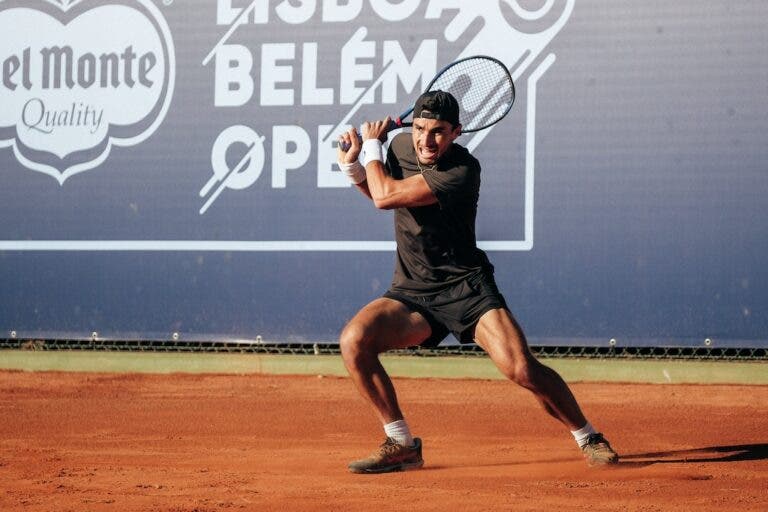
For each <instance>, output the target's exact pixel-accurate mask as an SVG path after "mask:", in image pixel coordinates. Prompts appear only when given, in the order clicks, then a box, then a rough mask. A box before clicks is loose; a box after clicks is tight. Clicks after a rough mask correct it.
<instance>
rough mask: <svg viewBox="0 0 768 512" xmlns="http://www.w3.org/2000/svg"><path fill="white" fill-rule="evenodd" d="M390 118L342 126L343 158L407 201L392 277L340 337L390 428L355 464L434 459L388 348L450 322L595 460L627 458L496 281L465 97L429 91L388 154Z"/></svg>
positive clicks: (375, 469) (365, 189)
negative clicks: (465, 140) (400, 394)
mask: <svg viewBox="0 0 768 512" xmlns="http://www.w3.org/2000/svg"><path fill="white" fill-rule="evenodd" d="M389 122H390V119H389V118H387V119H383V120H379V121H373V122H366V123H364V124H363V126H362V141H361V140H360V138H359V136H358V133H357V130H356V129H355V128H352V129H350V130H349V131H348V132H346V133H344V134H343V135H342V136H341V137H340V138H339V150H338V163H339V167H340V168H341V170H342V171H344V172H345V173H346V175H347V176H348V177H349V179H350V181H352V183H354V184H355V186H356V187H357V188H358V190H360V192H362V193H363V194H365V195H366V196H367V197H369V198H370V199H371V200H372V201H373V203H374V205H375V206H376V208H380V209H386V210H389V209H393V210H394V211H395V212H394V219H395V239H396V241H397V256H396V262H395V272H394V278H393V280H392V285H391V287H390V288H389V290H388V291H387V292H386V293H384V295H383V296H382V297H380V298H377V299H376V300H374V301H373V302H371V303H369V304H367V305H366V306H364V307H363V308H362V309H361V310H360V311H359V312H358V313H357V314H356V315H355V316H354V317H353V318H352V319H351V320H350V321H349V323H348V324H347V325H346V326H345V327H344V329H343V331H342V333H341V337H340V346H341V353H342V357H343V359H344V364H345V366H346V368H347V371H348V372H349V374H350V376H351V377H352V380H353V381H354V383H355V385H356V386H357V389H358V391H359V392H360V394H361V395H362V396H363V398H364V399H366V400H367V401H368V402H369V403H370V404H371V405H372V406H373V408H374V410H375V411H376V414H377V415H378V417H379V419H380V421H381V423H382V425H383V426H384V433H385V435H386V440H385V441H384V443H383V444H382V445H381V447H380V448H379V450H378V451H376V452H375V453H373V454H372V455H371V456H370V457H368V458H365V459H361V460H356V461H353V462H351V463H350V464H349V470H350V471H352V472H353V473H385V472H390V471H403V470H407V469H413V468H418V467H421V466H422V465H423V464H424V460H423V458H422V444H421V439H419V438H418V437H413V435H412V434H411V430H410V428H409V426H408V423H407V422H406V420H405V418H404V417H403V413H402V411H401V410H400V406H399V405H398V401H397V395H396V393H395V389H394V387H393V385H392V381H391V380H390V378H389V376H388V375H387V372H386V371H385V369H384V367H383V366H382V365H381V362H380V361H379V354H381V353H382V352H386V351H388V350H393V349H403V348H407V347H412V346H417V345H420V346H424V347H433V346H436V345H437V344H439V343H440V342H441V341H442V340H443V339H444V338H445V337H446V336H447V335H448V333H452V334H453V335H454V336H455V337H456V338H457V339H458V340H459V341H460V342H461V343H470V342H473V341H474V342H475V343H477V344H478V345H479V346H480V347H482V348H483V350H485V351H486V352H487V353H488V355H489V356H490V358H491V359H492V360H493V362H494V363H495V364H496V366H497V367H498V368H499V370H500V371H501V372H502V373H503V374H504V375H505V376H506V377H508V378H509V379H511V380H512V381H514V382H515V383H517V384H519V385H520V386H523V387H525V388H526V389H529V390H530V391H531V392H532V393H533V394H534V396H535V397H536V399H537V400H538V401H539V402H540V403H541V405H542V406H543V407H544V410H545V411H546V412H547V413H549V414H550V415H552V416H553V417H554V418H555V419H557V420H558V421H560V422H561V423H562V424H563V425H565V426H566V427H567V428H568V429H569V430H570V431H571V433H572V434H573V437H574V438H575V440H576V443H578V446H579V447H580V448H581V450H582V453H583V454H584V456H585V457H586V459H587V462H588V463H589V464H590V465H603V464H612V463H615V462H617V461H618V455H617V454H616V452H614V451H613V449H611V446H610V445H609V443H608V441H606V439H605V438H604V437H603V435H602V434H601V433H599V432H597V431H596V430H595V428H594V427H593V426H592V425H591V424H590V423H589V422H588V421H587V419H586V418H585V417H584V414H583V413H582V411H581V409H580V408H579V405H578V403H577V402H576V399H575V398H574V396H573V394H572V393H571V391H570V390H569V388H568V385H567V384H566V383H565V381H564V380H563V379H562V378H561V377H560V376H559V375H558V374H557V373H556V372H555V371H554V370H552V369H551V368H549V367H547V366H544V365H543V364H541V363H540V362H539V361H538V360H536V358H535V357H534V356H533V354H531V352H530V350H529V348H528V345H527V342H526V339H525V337H524V335H523V332H522V330H521V329H520V326H519V325H518V324H517V322H516V321H515V319H514V317H513V316H512V314H511V313H510V311H509V309H508V307H507V304H506V302H505V300H504V297H503V296H502V295H501V293H500V292H499V290H498V288H497V286H496V283H495V281H494V274H493V265H491V263H490V261H489V260H488V257H487V256H486V254H485V253H484V252H483V251H482V250H480V249H478V248H477V245H476V239H475V217H476V213H477V202H478V197H479V189H480V164H479V162H478V161H477V160H476V159H475V158H474V157H473V156H472V155H471V154H470V153H469V151H468V150H467V149H466V148H464V147H462V146H460V145H459V144H457V143H456V142H455V140H456V138H457V137H458V136H459V135H460V134H461V124H460V122H459V106H458V103H457V101H456V99H455V98H454V97H453V96H451V95H450V94H449V93H446V92H443V91H430V92H427V93H424V94H422V95H421V96H420V97H419V98H418V100H417V101H416V104H415V108H414V111H413V128H412V131H411V133H410V134H409V133H405V132H403V133H399V134H398V135H396V136H395V137H394V138H393V139H392V142H391V143H390V145H389V149H388V151H387V155H386V158H385V157H384V154H383V149H382V143H383V142H385V141H386V140H387V126H388V124H389ZM343 148H348V149H346V151H345V150H344V149H343ZM360 156H362V164H361V163H360V162H359V157H360Z"/></svg>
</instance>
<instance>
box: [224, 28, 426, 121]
mask: <svg viewBox="0 0 768 512" xmlns="http://www.w3.org/2000/svg"><path fill="white" fill-rule="evenodd" d="M367 33H368V31H367V29H366V28H365V27H361V28H359V29H358V30H357V31H356V32H355V33H354V34H353V35H352V37H351V38H350V40H349V41H348V42H347V43H345V44H344V45H343V47H342V50H341V69H340V72H339V80H338V84H339V89H338V98H339V103H340V104H342V105H351V104H353V103H355V101H357V99H358V98H359V97H360V95H361V94H362V93H363V92H364V91H365V90H366V89H368V88H369V87H368V86H369V85H370V84H371V82H372V81H373V80H374V79H375V78H376V77H375V76H374V75H375V67H376V66H375V65H374V62H376V61H377V60H379V61H380V62H381V63H383V64H386V63H391V72H390V73H388V74H387V76H386V78H385V82H384V83H383V84H382V102H383V103H387V104H394V103H396V102H397V101H398V98H397V86H398V83H400V84H402V86H403V88H404V89H405V91H406V92H409V93H411V92H415V91H419V90H422V89H423V88H424V87H425V86H426V84H427V83H428V82H429V80H430V79H431V78H432V76H433V75H434V74H435V71H436V67H437V40H435V39H425V40H423V41H422V42H421V43H420V44H419V47H418V48H417V50H416V52H415V54H414V56H413V58H411V59H410V60H409V59H408V57H407V56H406V55H405V52H404V51H403V49H402V47H401V45H400V42H399V41H390V40H387V41H382V42H381V45H380V48H381V56H380V57H379V58H378V59H377V58H376V54H377V48H378V47H379V45H378V43H377V42H376V41H372V40H368V41H366V40H365V38H366V36H367ZM296 49H297V48H296V43H264V44H262V45H261V48H260V55H261V57H260V60H259V64H258V66H259V68H258V70H256V69H254V59H253V53H252V50H251V49H249V48H248V47H246V46H243V45H239V44H225V45H222V46H220V47H219V49H218V50H217V52H216V56H215V83H214V105H215V106H217V107H240V106H243V105H246V104H248V103H250V102H251V101H253V100H254V98H253V96H254V94H255V93H256V87H255V83H254V78H253V77H254V75H255V76H258V77H259V97H258V98H257V99H256V100H255V101H256V102H257V103H258V104H259V105H260V106H263V107H277V106H293V105H296V100H297V98H299V99H300V100H301V104H302V105H333V104H334V97H335V96H336V89H334V88H333V87H321V86H320V84H318V83H317V70H318V67H319V63H318V59H319V56H318V43H316V42H307V43H304V44H302V45H301V57H300V59H297V56H296ZM297 60H298V61H299V62H297ZM297 68H299V69H300V71H299V69H297ZM298 72H300V73H301V77H302V79H301V83H300V88H301V90H300V91H298V94H297V91H296V90H295V89H294V87H293V86H292V84H293V81H294V76H295V74H296V73H298ZM371 92H373V91H371ZM373 101H374V98H373V94H371V95H370V96H367V97H366V98H364V100H363V102H364V103H373Z"/></svg>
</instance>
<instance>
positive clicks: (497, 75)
mask: <svg viewBox="0 0 768 512" xmlns="http://www.w3.org/2000/svg"><path fill="white" fill-rule="evenodd" d="M438 90H439V91H445V92H448V93H450V94H451V95H452V96H453V97H454V98H456V101H457V102H458V103H459V122H460V123H461V125H462V128H461V131H462V132H476V131H479V130H483V129H485V128H488V127H490V126H492V125H494V124H496V123H498V122H499V121H501V120H502V119H503V118H504V116H506V115H507V114H508V113H509V111H510V110H511V109H512V105H513V104H514V103H515V83H514V81H513V80H512V75H510V73H509V70H508V69H507V67H506V66H505V65H504V63H503V62H501V61H500V60H498V59H496V58H493V57H490V56H488V55H473V56H471V57H464V58H462V59H459V60H457V61H455V62H452V63H451V64H449V65H447V66H445V67H444V68H443V69H441V70H440V71H439V72H438V73H437V74H436V75H435V77H434V78H433V79H432V81H431V82H430V83H429V85H428V86H427V89H426V91H438ZM412 112H413V107H411V108H410V109H409V110H407V111H406V112H403V113H402V114H401V115H400V117H399V118H398V119H397V120H395V121H394V123H396V124H397V127H406V126H412V125H413V123H412V122H403V121H402V120H403V119H404V118H405V117H407V116H408V115H410V114H411V113H412Z"/></svg>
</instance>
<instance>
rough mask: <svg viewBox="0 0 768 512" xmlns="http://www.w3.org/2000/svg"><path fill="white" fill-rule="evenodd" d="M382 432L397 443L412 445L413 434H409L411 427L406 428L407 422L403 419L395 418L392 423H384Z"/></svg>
mask: <svg viewBox="0 0 768 512" xmlns="http://www.w3.org/2000/svg"><path fill="white" fill-rule="evenodd" d="M384 433H385V434H387V437H391V438H392V439H394V440H395V441H397V444H399V445H402V446H413V436H412V435H411V429H409V428H408V424H407V423H406V422H405V420H397V421H393V422H392V423H387V424H386V425H384Z"/></svg>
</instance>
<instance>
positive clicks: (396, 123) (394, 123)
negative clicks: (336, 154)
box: [341, 117, 403, 151]
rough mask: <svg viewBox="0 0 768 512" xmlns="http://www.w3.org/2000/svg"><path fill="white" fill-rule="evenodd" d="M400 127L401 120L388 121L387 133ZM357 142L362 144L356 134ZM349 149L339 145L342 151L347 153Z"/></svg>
mask: <svg viewBox="0 0 768 512" xmlns="http://www.w3.org/2000/svg"><path fill="white" fill-rule="evenodd" d="M402 127H403V122H402V120H401V119H400V118H399V117H398V118H397V119H390V121H389V125H387V132H391V131H392V130H397V129H398V128H402ZM357 140H359V141H360V143H361V144H362V142H363V137H362V135H360V134H358V135H357ZM349 148H350V145H349V144H342V145H341V149H342V151H349Z"/></svg>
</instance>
